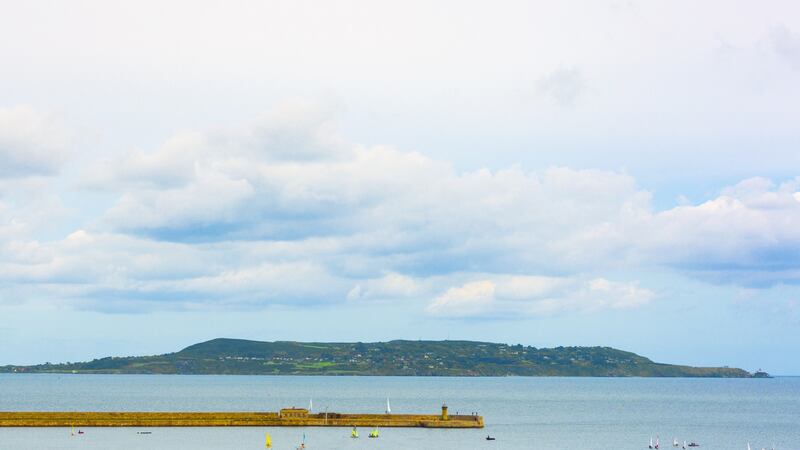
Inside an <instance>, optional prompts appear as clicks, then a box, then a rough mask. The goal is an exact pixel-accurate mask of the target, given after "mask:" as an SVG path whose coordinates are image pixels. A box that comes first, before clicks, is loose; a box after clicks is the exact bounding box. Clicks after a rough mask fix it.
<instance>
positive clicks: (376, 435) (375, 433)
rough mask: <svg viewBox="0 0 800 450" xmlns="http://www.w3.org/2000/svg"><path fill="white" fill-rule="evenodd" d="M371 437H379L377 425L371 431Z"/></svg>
mask: <svg viewBox="0 0 800 450" xmlns="http://www.w3.org/2000/svg"><path fill="white" fill-rule="evenodd" d="M369 437H371V438H376V437H378V427H375V428H374V429H373V430H372V431H370V432H369Z"/></svg>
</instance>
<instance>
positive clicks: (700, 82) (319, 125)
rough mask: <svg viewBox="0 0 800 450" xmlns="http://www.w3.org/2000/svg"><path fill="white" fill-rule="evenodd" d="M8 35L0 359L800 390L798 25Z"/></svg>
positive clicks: (443, 18)
mask: <svg viewBox="0 0 800 450" xmlns="http://www.w3.org/2000/svg"><path fill="white" fill-rule="evenodd" d="M3 9H4V14H3V15H2V17H0V61H2V67H3V70H2V71H0V318H2V319H0V342H2V343H3V345H2V346H0V364H6V363H16V364H22V363H37V362H43V361H75V360H85V359H90V358H94V357H100V356H105V355H128V354H152V353H163V352H169V351H173V350H177V349H180V348H182V347H183V346H186V345H189V344H192V343H195V342H198V341H201V340H205V339H211V338H215V337H220V336H227V337H241V338H250V339H261V340H325V341H375V340H388V339H399V338H403V339H447V338H450V339H474V340H488V341H499V342H509V343H523V344H528V345H534V346H539V347H541V346H557V345H609V346H614V347H618V348H622V349H627V350H631V351H635V352H638V353H640V354H643V355H646V356H649V357H651V358H653V359H655V360H658V361H664V362H674V363H687V364H696V365H730V366H739V367H743V368H746V369H748V370H755V369H757V368H759V367H763V368H765V369H767V370H769V371H771V372H774V373H779V374H797V373H800V365H798V364H799V363H798V362H797V360H796V358H793V357H792V356H791V355H794V354H797V353H798V352H799V351H800V303H799V302H800V288H799V287H798V285H800V173H799V170H800V169H799V168H800V151H799V150H800V127H798V126H797V123H800V8H798V6H797V5H796V4H795V3H793V2H777V1H772V2H759V3H758V4H755V3H752V2H730V1H724V2H722V1H720V2H715V1H710V2H703V3H702V4H697V3H696V2H688V1H686V2H683V1H677V2H676V1H648V2H638V1H607V2H602V1H600V2H577V1H566V2H557V3H551V2H512V1H507V2H499V3H493V4H492V5H488V4H486V3H473V2H463V1H459V2H436V3H435V4H430V2H415V1H406V2H394V3H392V2H375V1H370V2H366V1H364V2H337V3H336V4H335V5H334V4H331V3H329V2H246V1H242V2H210V1H200V2H197V1H194V2H170V3H169V4H168V5H162V4H160V3H158V2H141V1H140V2H107V1H105V2H94V1H85V2H75V3H70V4H69V5H67V4H58V3H57V4H53V3H50V2H37V1H33V2H25V3H24V4H18V3H16V2H15V3H9V4H7V5H4V7H3Z"/></svg>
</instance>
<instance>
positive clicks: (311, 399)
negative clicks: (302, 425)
mask: <svg viewBox="0 0 800 450" xmlns="http://www.w3.org/2000/svg"><path fill="white" fill-rule="evenodd" d="M312 409H314V399H313V398H310V399H308V412H311V410H312Z"/></svg>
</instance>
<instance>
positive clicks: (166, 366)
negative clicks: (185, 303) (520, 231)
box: [0, 339, 752, 378]
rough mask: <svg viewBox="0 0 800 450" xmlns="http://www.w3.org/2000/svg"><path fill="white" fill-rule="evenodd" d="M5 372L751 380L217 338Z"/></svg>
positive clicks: (707, 370)
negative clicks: (160, 351)
mask: <svg viewBox="0 0 800 450" xmlns="http://www.w3.org/2000/svg"><path fill="white" fill-rule="evenodd" d="M0 372H29V373H47V372H51V373H139V374H236V375H245V374H246V375H256V374H259V375H408V376H595V377H630V376H640V377H731V378H742V377H751V376H752V375H751V374H750V373H749V372H746V371H744V370H742V369H735V368H727V367H724V368H721V367H689V366H678V365H671V364H659V363H655V362H653V361H651V360H649V359H647V358H645V357H643V356H639V355H637V354H634V353H630V352H625V351H622V350H616V349H613V348H610V347H556V348H535V347H524V346H522V345H506V344H495V343H490V342H472V341H390V342H375V343H361V342H357V343H321V342H289V341H283V342H258V341H248V340H242V339H214V340H211V341H208V342H203V343H200V344H195V345H191V346H189V347H186V348H185V349H183V350H181V351H179V352H177V353H168V354H165V355H157V356H139V357H107V358H101V359H95V360H93V361H89V362H82V363H65V364H42V365H36V366H5V367H0Z"/></svg>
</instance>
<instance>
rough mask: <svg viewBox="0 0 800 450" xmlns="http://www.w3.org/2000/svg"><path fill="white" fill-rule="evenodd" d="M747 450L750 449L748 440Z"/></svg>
mask: <svg viewBox="0 0 800 450" xmlns="http://www.w3.org/2000/svg"><path fill="white" fill-rule="evenodd" d="M747 450H752V449H751V448H750V443H749V442H748V443H747Z"/></svg>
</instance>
